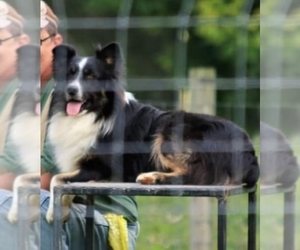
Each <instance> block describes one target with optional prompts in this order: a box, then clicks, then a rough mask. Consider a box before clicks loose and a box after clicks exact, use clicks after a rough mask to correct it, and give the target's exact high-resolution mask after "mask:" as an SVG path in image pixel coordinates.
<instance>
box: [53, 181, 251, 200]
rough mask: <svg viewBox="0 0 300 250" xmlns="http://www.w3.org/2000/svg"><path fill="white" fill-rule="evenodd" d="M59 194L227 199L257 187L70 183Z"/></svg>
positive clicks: (59, 189)
mask: <svg viewBox="0 0 300 250" xmlns="http://www.w3.org/2000/svg"><path fill="white" fill-rule="evenodd" d="M55 189H56V192H58V193H64V194H66V193H68V194H78V195H132V196H136V195H137V196H200V197H201V196H202V197H226V196H232V195H239V194H245V193H249V192H254V191H255V189H256V187H253V188H245V187H244V186H243V185H239V186H196V185H142V184H139V183H110V182H106V183H103V182H101V183H99V182H97V183H96V182H89V183H70V184H66V185H63V186H60V187H56V188H55Z"/></svg>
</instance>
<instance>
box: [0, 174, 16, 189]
mask: <svg viewBox="0 0 300 250" xmlns="http://www.w3.org/2000/svg"><path fill="white" fill-rule="evenodd" d="M15 178H16V175H14V174H13V173H5V174H1V175H0V189H6V190H12V188H13V184H14V180H15Z"/></svg>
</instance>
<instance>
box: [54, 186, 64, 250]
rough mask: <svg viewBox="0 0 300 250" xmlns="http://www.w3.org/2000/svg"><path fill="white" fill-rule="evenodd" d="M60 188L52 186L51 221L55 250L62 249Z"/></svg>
mask: <svg viewBox="0 0 300 250" xmlns="http://www.w3.org/2000/svg"><path fill="white" fill-rule="evenodd" d="M61 196H62V193H61V190H60V189H59V188H54V197H53V198H54V221H53V230H54V232H53V241H54V242H53V246H54V249H55V250H62V230H63V228H62V219H61V218H62V211H61V209H62V207H61Z"/></svg>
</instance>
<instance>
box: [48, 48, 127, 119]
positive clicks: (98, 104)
mask: <svg viewBox="0 0 300 250" xmlns="http://www.w3.org/2000/svg"><path fill="white" fill-rule="evenodd" d="M53 60H54V61H53V67H54V68H53V71H54V79H55V81H56V83H57V87H56V90H57V91H59V92H61V93H64V99H65V102H66V105H65V108H66V110H65V111H66V114H67V115H69V116H76V115H80V114H84V113H88V112H102V116H109V115H111V112H112V111H113V109H114V108H113V107H114V106H115V105H116V102H119V101H120V100H121V99H122V96H124V90H123V81H122V78H123V59H122V51H121V48H120V46H119V45H118V44H117V43H110V44H108V45H106V46H105V47H103V48H101V47H100V46H99V47H98V48H97V49H96V51H95V54H94V56H91V57H79V56H77V55H76V51H75V49H74V48H72V47H71V46H68V45H59V46H57V47H56V48H54V50H53ZM123 99H124V97H123Z"/></svg>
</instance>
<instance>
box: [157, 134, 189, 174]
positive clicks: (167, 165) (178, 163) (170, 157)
mask: <svg viewBox="0 0 300 250" xmlns="http://www.w3.org/2000/svg"><path fill="white" fill-rule="evenodd" d="M163 142H164V139H163V137H162V135H158V136H157V137H156V139H155V140H154V144H153V148H152V157H153V159H154V161H155V164H156V166H161V167H162V168H163V169H165V170H172V171H173V172H174V173H177V174H185V173H186V172H187V165H186V161H187V159H188V157H189V154H187V153H169V154H167V155H166V156H164V155H163V154H162V152H161V146H162V144H163Z"/></svg>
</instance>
